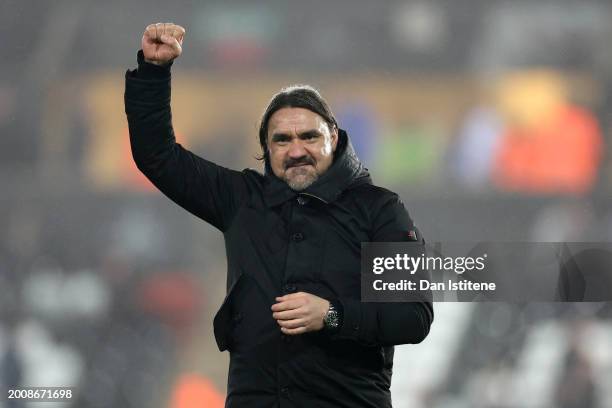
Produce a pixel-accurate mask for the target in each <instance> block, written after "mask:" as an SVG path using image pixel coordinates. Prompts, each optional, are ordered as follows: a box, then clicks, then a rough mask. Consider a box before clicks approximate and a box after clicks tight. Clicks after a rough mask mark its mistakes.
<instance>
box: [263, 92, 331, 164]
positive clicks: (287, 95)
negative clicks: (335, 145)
mask: <svg viewBox="0 0 612 408" xmlns="http://www.w3.org/2000/svg"><path fill="white" fill-rule="evenodd" d="M282 108H304V109H308V110H309V111H312V112H314V113H316V114H318V115H319V116H321V117H322V118H323V120H324V121H325V122H326V123H327V126H328V127H329V130H330V131H332V130H333V129H334V128H337V127H338V122H336V118H335V117H334V114H333V113H332V111H331V109H330V107H329V104H328V103H327V101H325V99H323V97H322V96H321V94H320V93H319V91H317V90H316V89H315V88H313V87H312V86H310V85H301V84H298V85H291V86H288V87H285V88H283V89H281V90H280V91H279V92H278V93H277V94H276V95H274V96H273V97H272V99H271V100H270V103H268V107H267V108H266V110H265V111H264V113H263V115H262V117H261V122H260V124H259V144H260V146H261V152H262V154H261V156H259V157H258V160H266V161H267V160H268V143H267V140H268V122H270V118H271V117H272V115H273V114H274V112H276V111H278V110H280V109H282Z"/></svg>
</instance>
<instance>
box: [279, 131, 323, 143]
mask: <svg viewBox="0 0 612 408" xmlns="http://www.w3.org/2000/svg"><path fill="white" fill-rule="evenodd" d="M321 136H323V134H321V132H319V131H318V130H316V129H311V130H306V131H304V132H302V133H300V134H299V135H298V137H299V138H300V139H310V138H315V137H321ZM289 139H291V135H289V134H287V133H282V132H280V133H274V134H273V135H272V137H271V140H272V141H273V142H280V141H285V140H289Z"/></svg>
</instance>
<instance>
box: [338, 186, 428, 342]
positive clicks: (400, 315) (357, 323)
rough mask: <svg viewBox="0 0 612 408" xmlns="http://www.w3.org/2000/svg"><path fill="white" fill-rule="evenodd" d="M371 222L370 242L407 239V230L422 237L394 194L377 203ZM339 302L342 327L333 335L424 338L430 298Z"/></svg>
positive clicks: (361, 338)
mask: <svg viewBox="0 0 612 408" xmlns="http://www.w3.org/2000/svg"><path fill="white" fill-rule="evenodd" d="M377 207H379V208H380V210H378V211H376V213H377V214H376V215H375V217H374V222H373V224H374V225H373V231H372V241H374V242H401V241H408V240H409V239H408V237H409V234H408V232H409V231H415V232H416V234H417V238H418V240H419V241H420V242H421V244H422V245H424V240H423V238H422V237H421V236H420V233H419V232H418V231H417V229H416V228H415V226H414V224H413V222H412V220H411V219H410V217H409V215H408V212H407V211H406V209H405V208H404V205H403V204H402V202H401V200H400V199H399V197H398V196H397V195H396V194H392V195H391V194H390V195H388V196H386V197H385V199H384V202H383V203H382V205H379V206H377ZM338 301H339V302H340V303H341V304H342V309H343V322H342V327H341V328H340V330H339V331H338V333H337V334H336V335H335V336H334V337H335V338H337V339H350V340H354V341H357V342H359V343H361V344H364V345H371V346H374V345H380V346H392V345H397V344H409V343H420V342H421V341H423V340H424V339H425V337H427V334H428V333H429V328H430V326H431V324H432V322H433V317H434V312H433V304H432V302H431V301H429V300H427V301H422V302H388V303H383V302H361V301H360V300H356V299H349V298H340V299H338Z"/></svg>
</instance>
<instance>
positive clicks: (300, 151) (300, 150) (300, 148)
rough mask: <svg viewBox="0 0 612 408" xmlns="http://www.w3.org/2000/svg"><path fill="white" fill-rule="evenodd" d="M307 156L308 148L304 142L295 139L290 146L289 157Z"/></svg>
mask: <svg viewBox="0 0 612 408" xmlns="http://www.w3.org/2000/svg"><path fill="white" fill-rule="evenodd" d="M303 156H306V149H305V148H304V145H303V144H302V141H301V140H293V142H291V145H290V146H289V157H291V158H292V159H297V158H299V157H303Z"/></svg>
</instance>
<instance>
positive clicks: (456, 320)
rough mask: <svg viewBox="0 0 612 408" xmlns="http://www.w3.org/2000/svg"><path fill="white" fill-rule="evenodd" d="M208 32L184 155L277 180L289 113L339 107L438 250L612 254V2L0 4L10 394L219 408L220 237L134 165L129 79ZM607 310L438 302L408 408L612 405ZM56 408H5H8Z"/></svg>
mask: <svg viewBox="0 0 612 408" xmlns="http://www.w3.org/2000/svg"><path fill="white" fill-rule="evenodd" d="M159 21H162V22H163V21H172V22H175V23H177V24H181V25H183V26H184V27H186V29H187V34H186V37H185V42H184V46H183V47H184V51H183V56H182V57H181V58H180V60H178V61H177V62H176V63H175V65H174V67H173V78H174V79H173V102H172V103H173V118H174V125H175V130H176V132H177V135H178V139H179V141H180V142H182V143H183V144H185V145H186V146H187V147H188V148H190V149H191V150H192V151H194V152H195V153H198V154H200V155H203V156H205V157H207V158H208V159H210V160H213V161H216V162H217V163H220V164H223V165H225V166H227V167H232V168H237V169H241V168H245V167H253V168H258V169H259V168H260V163H259V162H257V161H256V160H255V159H254V157H255V156H256V155H257V153H258V147H257V141H256V137H257V136H256V134H257V127H258V120H259V115H260V114H261V113H262V111H263V109H264V107H265V106H266V104H267V102H268V100H269V99H270V97H271V96H272V95H273V94H274V93H275V92H276V91H278V90H279V89H280V88H281V87H283V86H286V85H289V84H292V83H309V84H312V85H314V86H316V87H318V88H319V89H320V90H321V92H322V94H323V95H324V97H326V98H327V99H328V100H329V101H330V103H331V105H332V108H333V109H334V111H335V114H336V116H337V117H338V120H339V123H340V125H341V127H343V128H344V129H346V130H347V131H348V132H349V134H350V135H351V137H352V140H353V143H354V145H355V147H356V149H357V151H358V153H359V155H360V157H361V159H362V161H363V162H364V163H365V165H366V167H368V168H369V169H370V171H371V172H372V174H373V177H374V181H375V182H376V183H377V184H380V185H383V186H386V187H388V188H390V189H392V190H395V191H397V192H398V193H400V195H401V196H402V198H403V200H404V202H405V204H406V207H407V208H408V210H409V212H410V214H411V216H412V218H413V219H414V220H415V222H416V224H417V225H418V226H419V228H420V229H421V231H422V232H423V234H424V236H425V237H426V239H427V240H428V241H466V242H482V241H572V242H577V241H593V242H606V241H610V240H611V239H612V206H611V205H610V204H611V203H612V197H611V193H612V166H611V162H610V159H609V157H610V155H609V153H610V149H611V148H612V147H611V144H610V137H611V131H612V46H611V45H610V44H612V2H610V1H604V0H554V1H545V0H537V1H536V0H532V1H517V0H513V1H508V0H418V1H399V0H385V1H377V2H372V1H364V0H353V1H351V2H327V1H321V0H311V1H308V2H300V3H298V2H283V1H269V2H266V4H265V5H256V4H254V3H253V2H248V1H233V2H226V3H222V2H212V1H202V0H201V1H184V2H181V3H180V4H173V2H162V1H157V0H146V1H144V0H133V1H130V2H123V1H117V0H107V1H105V2H94V1H91V0H80V1H61V0H57V1H52V2H51V1H49V2H42V1H34V0H19V1H17V0H0V32H1V34H2V39H3V40H2V42H1V43H2V45H1V46H0V58H2V64H0V74H1V75H0V191H2V192H1V193H0V209H1V211H0V226H1V228H0V291H1V292H0V385H5V386H15V385H20V386H28V385H37V386H72V387H75V390H76V397H75V398H74V399H73V400H72V402H71V403H68V404H63V405H62V404H55V405H54V404H50V403H47V405H46V406H49V407H52V406H57V407H60V406H61V407H79V408H86V407H119V408H123V407H125V408H130V407H153V408H162V407H170V408H191V407H212V408H216V407H221V406H222V404H223V397H224V393H225V382H226V373H227V362H228V356H227V353H219V352H218V350H217V348H216V345H215V343H214V337H213V333H212V317H213V315H214V313H215V311H216V309H217V307H218V306H219V305H220V302H221V300H222V298H223V295H224V290H225V259H224V256H223V254H224V248H223V242H222V236H221V234H220V233H219V232H218V231H216V230H215V229H213V228H212V227H210V226H208V225H206V224H205V223H203V222H201V221H199V220H198V219H196V218H195V217H193V216H191V215H190V214H188V213H187V212H186V211H184V210H182V209H180V208H178V207H177V206H175V205H174V204H173V203H171V202H170V201H169V200H168V199H166V198H165V197H163V196H162V195H161V194H160V193H158V192H157V191H155V190H154V189H153V188H152V186H151V185H150V184H149V183H148V182H147V181H146V180H145V179H144V177H143V176H142V175H140V174H139V173H138V171H137V170H136V168H135V166H134V164H133V163H132V161H131V156H130V150H129V144H128V133H127V123H126V119H125V114H124V112H123V88H124V73H125V70H126V69H128V68H133V67H135V66H136V51H137V50H138V48H139V46H140V38H141V36H142V32H143V30H144V28H145V27H146V25H148V24H150V23H154V22H159ZM611 317H612V307H611V305H610V304H609V303H582V304H580V303H563V304H560V303H559V304H545V303H533V304H505V303H494V304H478V303H439V304H437V305H436V320H435V322H434V325H433V327H432V332H431V334H430V336H429V337H428V338H427V339H426V340H425V341H424V342H423V343H422V344H420V345H418V346H400V347H397V350H396V358H395V368H394V377H393V385H392V391H393V401H394V406H395V407H397V408H404V407H435V408H463V407H466V408H467V407H477V408H479V407H482V408H485V407H487V408H494V407H495V408H502V407H503V408H506V407H508V408H510V407H542V408H544V407H561V408H570V407H571V408H574V407H576V408H578V407H580V408H591V407H610V406H612V320H611ZM27 406H35V405H34V404H30V405H26V404H19V403H15V401H12V402H11V401H8V400H6V399H5V397H2V398H0V408H16V407H27Z"/></svg>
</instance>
